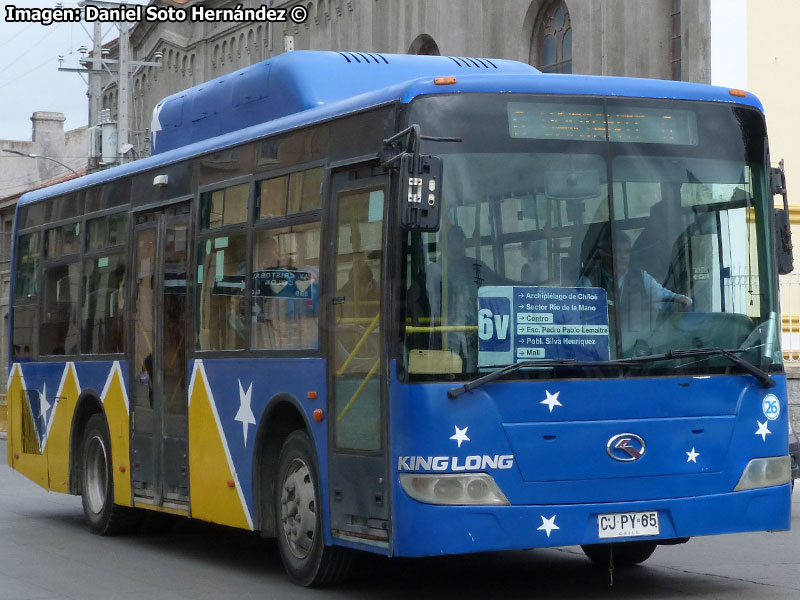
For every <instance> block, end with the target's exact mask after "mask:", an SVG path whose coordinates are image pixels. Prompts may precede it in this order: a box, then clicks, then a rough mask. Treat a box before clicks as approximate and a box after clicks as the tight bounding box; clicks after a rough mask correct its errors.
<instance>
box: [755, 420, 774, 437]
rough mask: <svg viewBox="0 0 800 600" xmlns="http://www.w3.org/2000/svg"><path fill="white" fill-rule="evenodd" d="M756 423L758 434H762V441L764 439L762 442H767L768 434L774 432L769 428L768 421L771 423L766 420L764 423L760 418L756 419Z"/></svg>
mask: <svg viewBox="0 0 800 600" xmlns="http://www.w3.org/2000/svg"><path fill="white" fill-rule="evenodd" d="M756 423H758V431H756V435H760V436H761V441H762V442H766V441H767V435H768V434H770V433H772V432H771V431H770V430H769V429H768V428H767V423H769V421H764V422H763V423H762V422H761V421H759V420H758V419H756Z"/></svg>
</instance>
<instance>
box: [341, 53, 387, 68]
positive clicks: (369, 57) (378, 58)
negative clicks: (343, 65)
mask: <svg viewBox="0 0 800 600" xmlns="http://www.w3.org/2000/svg"><path fill="white" fill-rule="evenodd" d="M339 54H341V55H342V56H344V59H345V60H346V61H347V62H349V63H375V64H378V65H382V64H385V65H388V64H389V61H388V60H386V57H385V56H383V55H382V54H373V53H372V52H339Z"/></svg>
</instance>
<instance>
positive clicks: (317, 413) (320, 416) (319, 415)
mask: <svg viewBox="0 0 800 600" xmlns="http://www.w3.org/2000/svg"><path fill="white" fill-rule="evenodd" d="M322 419H323V414H322V409H321V408H318V409H317V410H315V411H314V420H315V421H316V422H317V423H322Z"/></svg>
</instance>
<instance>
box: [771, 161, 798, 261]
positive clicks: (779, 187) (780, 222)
mask: <svg viewBox="0 0 800 600" xmlns="http://www.w3.org/2000/svg"><path fill="white" fill-rule="evenodd" d="M769 175H770V177H769V184H770V191H771V192H772V195H773V196H775V195H778V194H780V195H781V196H783V208H782V209H781V208H776V209H775V254H776V256H775V259H776V260H777V262H778V273H779V274H780V275H788V274H789V273H791V272H792V271H793V270H794V255H793V254H792V225H791V222H790V221H789V198H788V194H787V193H786V172H785V171H784V168H783V160H782V159H781V162H780V166H779V167H774V168H772V169H770V173H769Z"/></svg>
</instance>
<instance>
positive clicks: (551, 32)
mask: <svg viewBox="0 0 800 600" xmlns="http://www.w3.org/2000/svg"><path fill="white" fill-rule="evenodd" d="M530 62H531V64H533V65H534V66H535V67H536V68H537V69H539V70H540V71H542V72H543V73H572V24H571V22H570V18H569V11H568V10H567V5H566V4H565V2H564V0H554V1H553V2H550V3H549V4H547V5H545V6H544V7H543V8H542V10H541V11H540V12H539V16H538V17H537V19H536V24H535V26H534V28H533V37H532V39H531V61H530Z"/></svg>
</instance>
